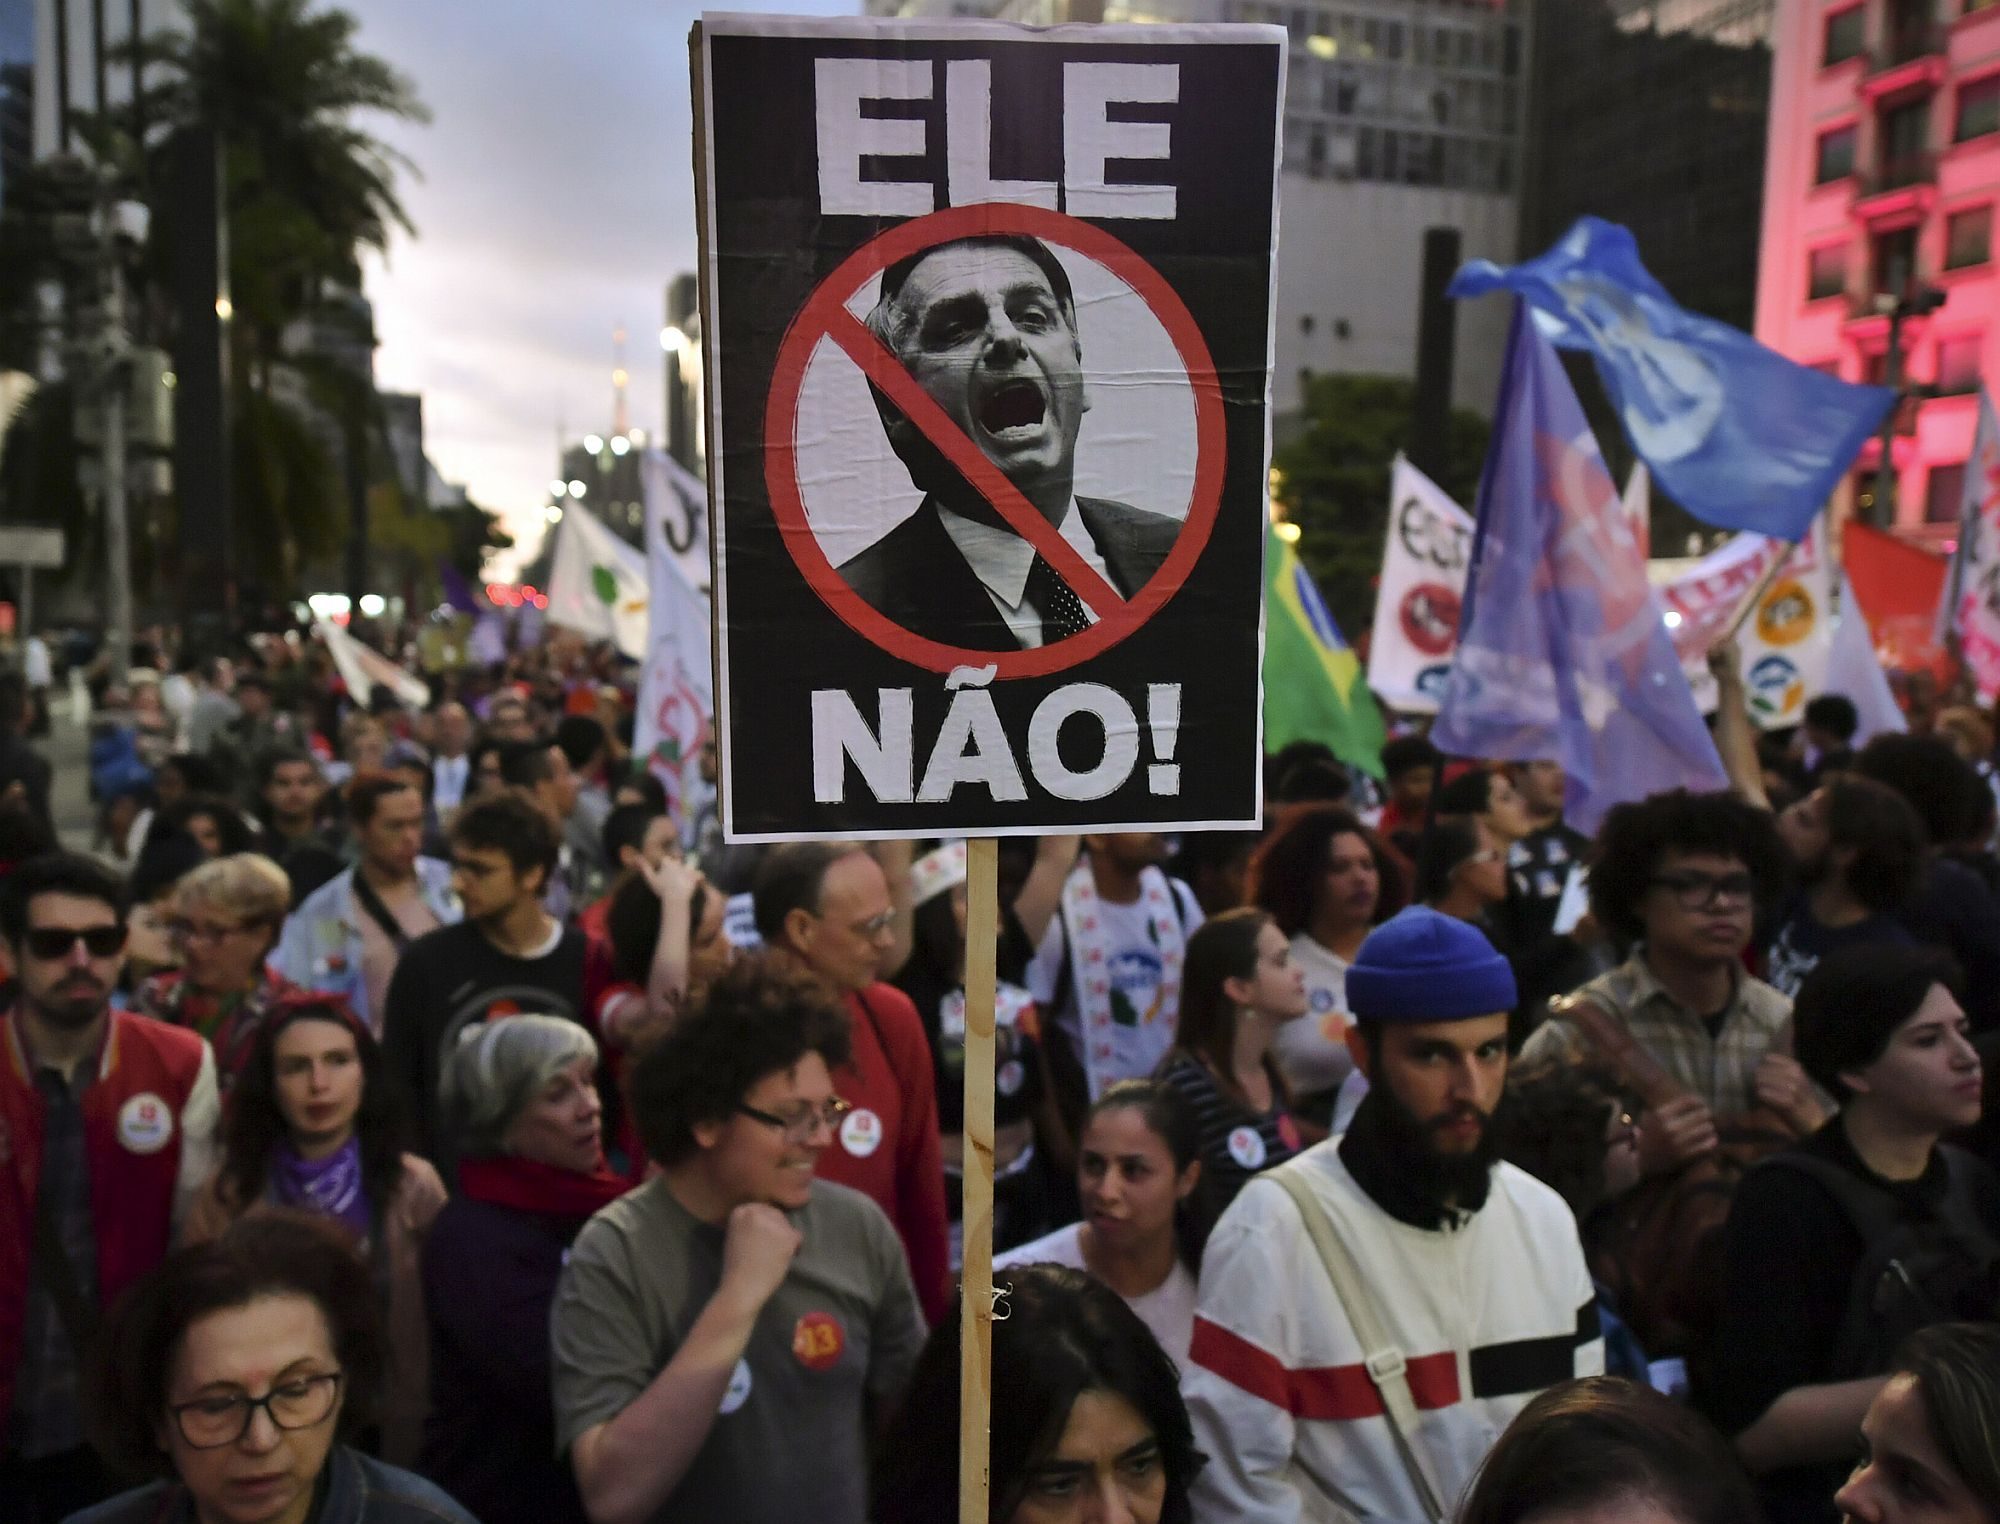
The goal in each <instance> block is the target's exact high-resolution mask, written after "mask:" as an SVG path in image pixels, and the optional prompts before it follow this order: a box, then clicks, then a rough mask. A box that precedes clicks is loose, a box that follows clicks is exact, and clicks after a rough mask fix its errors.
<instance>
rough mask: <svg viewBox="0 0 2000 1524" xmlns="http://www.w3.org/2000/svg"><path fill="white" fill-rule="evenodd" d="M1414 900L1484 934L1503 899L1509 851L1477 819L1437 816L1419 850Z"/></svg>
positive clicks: (1490, 830)
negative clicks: (1468, 923) (1464, 922)
mask: <svg viewBox="0 0 2000 1524" xmlns="http://www.w3.org/2000/svg"><path fill="white" fill-rule="evenodd" d="M1417 898H1418V900H1420V901H1421V902H1422V903H1424V904H1426V905H1428V906H1430V907H1431V909H1433V910H1435V911H1437V912H1438V913H1439V914H1441V915H1448V916H1451V917H1453V918H1454V919H1456V920H1460V921H1470V922H1472V924H1473V925H1475V926H1478V927H1480V928H1481V929H1482V930H1484V929H1486V926H1487V925H1488V918H1489V914H1490V912H1491V911H1492V910H1493V908H1494V907H1495V906H1496V905H1499V904H1500V903H1502V902H1503V901H1504V900H1505V899H1506V898H1507V848H1506V846H1505V845H1504V844H1503V843H1502V842H1501V840H1500V838H1499V836H1498V835H1496V834H1495V833H1494V830H1493V828H1492V827H1491V826H1490V825H1488V824H1487V823H1486V820H1485V818H1484V817H1483V816H1479V815H1440V816H1438V817H1437V818H1436V819H1435V820H1433V821H1432V822H1431V823H1430V828H1429V829H1428V830H1426V831H1425V833H1424V839H1423V845H1422V846H1421V847H1419V848H1418V850H1417Z"/></svg>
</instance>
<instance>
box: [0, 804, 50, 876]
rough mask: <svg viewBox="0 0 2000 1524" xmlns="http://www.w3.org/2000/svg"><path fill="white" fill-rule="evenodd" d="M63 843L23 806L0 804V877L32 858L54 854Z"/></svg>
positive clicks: (45, 824) (43, 821)
mask: <svg viewBox="0 0 2000 1524" xmlns="http://www.w3.org/2000/svg"><path fill="white" fill-rule="evenodd" d="M61 845H62V843H61V842H60V841H58V840H57V839H56V833H55V832H54V831H52V830H51V829H49V825H48V822H47V821H45V820H43V819H42V817H41V816H39V815H37V814H36V813H35V812H34V811H33V810H31V809H29V808H28V807H27V805H26V804H21V803H15V802H13V801H9V802H8V803H6V804H0V877H5V876H6V875H7V874H9V873H12V872H13V871H14V869H15V868H17V867H18V866H20V865H21V864H22V863H24V862H27V861H29V860H30V859H31V858H36V857H40V856H42V855H43V854H44V853H47V852H54V851H56V850H57V849H58V848H59V847H60V846H61Z"/></svg>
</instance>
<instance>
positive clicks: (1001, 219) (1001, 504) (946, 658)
mask: <svg viewBox="0 0 2000 1524" xmlns="http://www.w3.org/2000/svg"><path fill="white" fill-rule="evenodd" d="M995 234H1021V235H1025V236H1027V237H1030V238H1039V239H1041V240H1042V241H1043V242H1044V243H1051V244H1059V245H1061V246H1062V247H1063V248H1066V249H1070V250H1072V251H1074V252H1075V253H1078V254H1081V255H1083V256H1084V257H1085V258H1087V259H1091V260H1094V261H1095V262H1096V263H1098V264H1099V265H1102V266H1103V267H1104V268H1106V269H1108V270H1109V271H1111V273H1112V274H1114V275H1116V276H1117V277H1118V278H1119V279H1120V280H1122V281H1124V282H1125V284H1126V285H1127V286H1128V287H1130V288H1131V289H1132V291H1133V292H1135V293H1136V294H1137V295H1138V297H1139V298H1140V300H1142V301H1143V302H1145V304H1146V306H1147V308H1148V309H1149V310H1150V311H1151V312H1152V314H1153V316H1154V318H1155V319H1157V320H1158V322H1159V323H1160V326H1161V327H1162V328H1164V329H1165V330H1166V332H1167V335H1168V337H1169V338H1170V339H1171V340H1172V341H1173V344H1174V347H1175V349H1176V350H1177V351H1178V352H1179V354H1180V358H1181V363H1182V366H1183V368H1184V369H1185V370H1186V372H1187V379H1188V386H1189V388H1190V390H1191V391H1192V393H1193V395H1194V411H1195V474H1194V489H1193V492H1192V494H1191V495H1190V497H1189V500H1188V511H1187V517H1186V519H1185V520H1183V522H1182V527H1181V534H1180V538H1179V539H1177V540H1176V541H1175V542H1174V547H1173V549H1172V550H1171V551H1169V552H1168V553H1167V558H1166V560H1165V561H1164V562H1162V563H1161V565H1160V567H1159V569H1158V570H1157V571H1155V572H1154V573H1153V576H1152V578H1151V579H1150V580H1149V581H1148V582H1147V583H1146V585H1145V586H1144V587H1142V588H1140V589H1139V590H1138V592H1137V593H1135V594H1134V595H1133V596H1132V597H1131V598H1130V599H1120V598H1119V597H1118V596H1117V594H1116V592H1115V590H1113V589H1112V588H1111V587H1110V586H1109V585H1108V584H1107V583H1105V582H1104V580H1103V579H1102V578H1101V577H1099V576H1098V575H1097V574H1096V573H1095V572H1093V571H1091V569H1090V567H1089V566H1088V564H1087V563H1085V562H1084V561H1083V559H1082V558H1081V557H1080V556H1079V555H1078V554H1077V552H1076V551H1075V549H1074V548H1072V547H1071V546H1070V545H1069V544H1068V542H1067V541H1065V540H1064V539H1063V538H1062V536H1061V535H1060V534H1059V533H1058V532H1057V530H1056V526H1055V525H1053V524H1051V523H1049V522H1048V521H1047V520H1046V519H1044V518H1043V517H1042V516H1041V515H1040V514H1039V513H1038V512H1036V510H1035V509H1034V507H1033V505H1031V504H1030V503H1029V502H1028V501H1027V499H1026V498H1024V497H1023V496H1022V495H1021V493H1020V491H1019V489H1018V488H1016V487H1015V486H1014V485H1013V483H1011V482H1010V481H1008V480H1007V478H1006V477H1005V476H1004V475H1002V474H1001V471H1000V468H999V467H998V466H996V465H994V464H993V463H992V462H991V461H990V460H988V459H987V458H986V456H985V454H984V453H983V452H982V451H981V450H980V448H979V446H978V445H976V444H974V443H973V442H972V441H971V440H970V439H968V438H967V437H966V436H965V435H964V434H963V433H961V432H960V431H959V430H958V428H957V427H956V426H955V425H954V424H953V423H952V422H951V420H950V417H949V416H948V415H947V414H946V413H945V412H944V410H943V409H942V408H941V407H939V406H938V404H937V403H936V402H935V401H934V400H933V399H932V398H931V396H930V394H929V393H928V392H926V391H925V390H924V389H923V388H922V386H920V385H919V384H918V383H917V380H916V378H915V377H914V376H912V375H911V374H910V373H909V371H908V370H906V369H905V368H904V367H903V365H902V362H901V361H900V360H898V359H897V357H896V356H895V354H894V353H893V352H892V351H891V350H890V349H889V347H888V346H887V345H886V344H884V343H883V342H882V341H881V340H880V339H878V338H877V337H876V336H875V335H874V334H873V333H871V332H869V330H868V328H867V327H866V326H865V325H864V324H863V323H862V322H861V320H860V319H858V318H857V317H855V316H854V314H853V313H852V312H850V311H848V310H847V303H848V302H849V301H850V300H852V299H853V296H854V294H855V292H857V291H859V290H860V289H861V288H862V286H863V285H865V284H866V283H867V282H868V281H869V280H871V279H873V278H874V277H875V276H877V275H879V274H881V272H882V271H884V270H886V269H887V268H888V267H889V266H890V265H892V264H894V263H896V261H898V260H900V259H904V258H906V257H908V256H909V255H912V254H916V253H919V252H921V251H922V250H924V249H928V248H932V247H935V246H937V245H941V244H947V243H955V242H958V241H959V240H961V239H966V238H980V237H987V236H991V235H995ZM823 342H831V343H832V344H833V345H835V346H836V347H837V348H839V349H840V350H842V351H844V352H845V353H846V355H847V356H848V358H849V359H851V360H852V361H853V362H854V363H855V364H856V365H858V366H859V367H860V368H861V370H862V373H863V374H864V375H866V376H867V377H868V379H869V380H870V381H872V382H873V383H874V384H875V385H876V386H878V387H879V388H881V390H882V392H883V393H884V394H885V395H887V396H888V397H889V398H890V400H891V401H893V402H894V403H895V404H896V405H897V406H898V407H899V408H901V409H902V410H903V412H904V413H905V415H907V416H908V417H909V419H910V420H911V421H912V422H913V423H915V424H916V425H917V427H918V428H919V429H920V430H921V431H922V432H923V434H924V436H925V437H926V438H927V439H928V440H929V441H930V443H931V444H932V445H934V446H935V447H936V448H937V449H938V451H939V452H940V453H941V454H942V455H943V456H944V457H945V459H946V460H948V461H950V462H951V464H952V465H953V466H954V467H956V468H957V470H958V471H959V473H960V474H961V475H962V476H963V477H964V478H965V479H966V481H967V482H968V483H969V484H970V485H971V486H972V487H973V488H974V489H975V490H976V491H978V492H979V494H980V495H981V496H982V497H984V498H985V499H986V500H987V501H988V502H989V503H990V504H991V505H992V506H993V508H994V509H995V511H996V512H998V513H999V514H1000V516H1001V517H1002V518H1003V519H1004V520H1005V521H1006V522H1007V523H1008V524H1009V525H1010V526H1011V527H1012V528H1013V529H1014V531H1015V532H1016V533H1017V534H1019V535H1020V536H1021V537H1022V538H1023V539H1024V540H1026V541H1027V542H1028V543H1029V544H1030V545H1032V546H1033V547H1034V548H1035V549H1036V550H1037V551H1039V552H1041V554H1042V555H1043V557H1044V558H1045V559H1046V560H1047V561H1048V562H1049V564H1050V565H1051V566H1052V567H1053V568H1055V570H1056V571H1057V573H1058V574H1059V575H1061V576H1062V578H1063V580H1064V581H1066V582H1068V583H1070V584H1072V590H1074V591H1081V592H1084V593H1086V594H1087V596H1086V597H1085V598H1084V601H1085V602H1086V603H1089V604H1091V605H1093V607H1096V608H1097V611H1098V612H1099V613H1100V614H1101V616H1102V617H1101V618H1099V620H1098V621H1097V623H1096V624H1094V625H1092V626H1091V627H1090V628H1089V629H1087V630H1083V631H1081V632H1080V633H1078V634H1075V635H1072V636H1070V637H1068V638H1067V639H1065V640H1058V641H1055V642H1053V643H1052V644H1049V645H1044V646H1039V647H1037V648H1035V649H1034V650H1026V651H984V650H980V651H974V650H966V649H962V648H960V647H958V646H948V645H945V644H944V643H943V642H941V641H936V640H931V639H928V638H927V637H925V636H922V635H918V634H916V633H915V632H914V631H911V630H907V629H905V628H903V627H902V626H901V625H899V624H897V623H896V622H895V621H894V620H892V619H890V618H888V616H886V615H884V614H883V613H881V612H880V611H878V610H877V609H876V608H874V607H873V606H872V605H871V604H870V603H869V602H868V601H867V600H866V599H865V598H863V597H862V596H861V595H860V594H859V593H857V592H856V591H855V590H854V589H853V588H852V587H850V586H849V585H848V583H847V579H846V578H845V577H843V576H841V575H840V572H839V571H838V570H837V569H836V568H835V567H834V565H833V563H832V562H831V561H829V560H828V559H827V556H826V550H825V548H824V547H823V546H822V545H821V544H820V542H819V537H818V536H817V535H816V534H814V533H813V528H812V523H811V520H810V518H809V517H808V515H807V513H806V504H805V495H804V493H803V491H802V490H801V488H800V485H799V462H798V415H799V399H800V396H801V394H802V393H803V391H804V389H805V379H806V370H807V368H808V367H809V366H810V365H811V363H812V359H813V356H814V354H815V353H817V352H818V349H819V346H820V345H821V343H823ZM1226 452H1227V427H1226V424H1225V421H1224V418H1223V410H1222V385H1221V381H1220V379H1219V378H1218V377H1217V375H1216V370H1215V361H1214V359H1213V358H1212V357H1211V356H1210V354H1209V352H1208V345H1207V343H1206V342H1205V341H1204V340H1203V339H1202V336H1201V328H1200V325H1198V324H1197V323H1196V322H1195V320H1194V314H1193V313H1191V312H1189V311H1188V309H1187V306H1186V304H1185V303H1184V302H1182V301H1181V298H1180V294H1179V293H1178V292H1176V291H1175V290H1174V288H1173V287H1172V286H1170V285H1168V284H1167V282H1166V280H1165V279H1164V278H1163V277H1162V276H1161V275H1160V273H1159V272H1158V271H1157V270H1155V269H1154V268H1153V267H1152V266H1151V265H1149V264H1147V263H1146V261H1145V260H1143V259H1141V258H1140V257H1139V256H1138V255H1137V254H1136V253H1134V252H1133V251H1132V250H1131V249H1130V248H1129V247H1127V246H1126V245H1125V244H1123V243H1121V242H1120V241H1119V240H1118V239H1116V238H1114V237H1112V236H1111V235H1110V234H1109V233H1107V232H1105V231H1104V230H1103V229H1102V228H1098V227H1094V226H1092V225H1091V224H1090V223H1088V222H1084V221H1081V220H1079V219H1078V218H1075V217H1071V216H1067V215H1065V214H1064V213H1061V212H1052V211H1049V210H1047V209H1046V208H1043V207H1036V206H1020V205H1016V204H1014V203H1011V202H998V201H995V202H986V203H982V204H981V205H978V206H955V207H950V208H948V209H946V210H944V211H941V212H932V213H930V214H929V215H928V216H924V217H915V218H912V219H911V220H910V221H908V222H905V223H902V224H900V225H899V226H896V227H893V228H891V229H889V230H888V231H887V232H885V233H881V234H878V235H877V236H876V237H874V238H871V239H870V240H869V241H868V242H867V243H864V244H863V245H861V247H860V248H858V249H856V250H855V251H854V252H853V253H852V254H850V255H848V256H847V258H846V259H845V260H843V261H841V263H840V265H839V266H838V267H836V268H835V270H834V271H833V273H832V274H831V275H829V276H827V278H826V279H825V280H823V281H821V282H820V284H819V286H818V288H817V289H816V290H814V292H813V294H812V295H811V296H810V297H809V298H807V300H806V304H805V305H804V306H803V307H801V308H800V309H799V311H798V314H797V316H795V317H794V318H793V319H792V322H791V326H790V327H789V328H788V329H786V331H785V338H784V342H783V343H782V344H780V345H779V347H778V357H777V361H776V363H775V364H774V366H773V367H772V371H771V390H770V394H769V396H768V397H767V398H766V399H765V407H764V457H765V460H766V461H767V462H768V465H767V467H766V472H765V481H766V485H767V486H768V488H769V490H770V494H771V511H772V512H773V513H774V514H775V515H776V517H777V520H778V527H779V529H780V531H781V532H782V533H783V535H784V539H785V545H786V547H787V549H789V550H790V552H791V555H792V559H793V560H794V561H795V562H796V563H797V564H798V568H799V570H800V572H801V573H803V574H804V576H805V579H806V581H807V582H808V583H810V584H811V585H812V587H813V590H814V591H815V592H817V593H818V594H819V595H820V598H821V599H822V600H823V601H824V602H825V603H826V605H827V607H829V608H830V609H832V610H833V611H834V612H835V613H836V614H838V615H839V616H840V617H841V619H843V620H844V621H846V623H847V624H848V625H849V626H850V627H851V628H853V629H854V630H856V631H857V632H859V633H860V634H861V635H863V636H865V637H866V638H867V639H868V640H870V641H872V642H873V643H874V644H876V645H877V646H880V647H881V648H882V649H883V650H885V651H888V652H889V653H890V654H891V655H894V656H899V657H901V658H902V659H903V660H904V661H907V662H909V663H911V664H912V665H913V666H918V667H925V668H928V669H929V670H931V671H933V672H949V671H951V670H952V669H953V668H954V667H960V666H975V667H987V666H990V667H994V668H996V669H997V674H998V676H1000V677H1003V678H1013V677H1041V676H1044V675H1046V674H1048V673H1051V672H1060V671H1062V670H1064V669H1065V668H1067V667H1073V666H1075V665H1076V664H1077V663H1079V662H1082V661H1087V660H1089V659H1090V658H1091V657H1094V656H1098V655H1101V654H1102V653H1103V652H1105V651H1106V650H1108V649H1110V648H1111V647H1112V646H1114V645H1116V644H1117V643H1118V642H1119V641H1121V640H1123V639H1124V638H1125V637H1126V636H1128V635H1130V634H1131V633H1132V632H1133V631H1134V630H1136V629H1138V628H1139V626H1141V625H1142V624H1144V623H1145V622H1146V621H1147V620H1148V619H1150V618H1151V617H1152V616H1153V615H1154V614H1155V613H1156V612H1158V610H1159V609H1160V607H1161V606H1162V605H1163V604H1164V603H1166V601H1167V600H1168V599H1169V598H1171V597H1172V596H1173V595H1174V593H1176V592H1177V591H1179V589H1180V587H1181V584H1182V583H1184V582H1185V581H1186V580H1187V577H1188V573H1189V572H1190V571H1192V570H1193V569H1194V564H1195V562H1196V561H1197V560H1199V559H1200V557H1201V553H1202V551H1203V549H1204V548H1205V547H1206V546H1207V544H1208V537H1209V533H1210V531H1211V530H1212V529H1213V528H1214V527H1215V515H1216V510H1217V508H1218V507H1219V506H1220V505H1221V502H1222V478H1223V464H1224V456H1225V454H1226Z"/></svg>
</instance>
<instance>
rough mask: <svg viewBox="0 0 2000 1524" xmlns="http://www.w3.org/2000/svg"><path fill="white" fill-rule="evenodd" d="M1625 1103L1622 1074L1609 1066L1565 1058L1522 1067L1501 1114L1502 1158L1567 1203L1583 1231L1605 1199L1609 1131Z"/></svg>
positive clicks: (1511, 1077) (1512, 1075) (1512, 1077)
mask: <svg viewBox="0 0 2000 1524" xmlns="http://www.w3.org/2000/svg"><path fill="white" fill-rule="evenodd" d="M1623 1104H1624V1097H1623V1096H1622V1095H1620V1093H1619V1088H1618V1077H1617V1075H1616V1074H1615V1073H1614V1072H1612V1071H1611V1070H1610V1069H1608V1068H1605V1067H1603V1066H1602V1065H1599V1064H1595V1063H1588V1062H1585V1063H1579V1062H1577V1061H1575V1060H1573V1059H1569V1058H1561V1057H1558V1058H1553V1059H1548V1060H1544V1061H1542V1062H1538V1063H1531V1064H1518V1065H1516V1066H1515V1067H1514V1068H1513V1069H1512V1070H1511V1071H1509V1073H1508V1075H1507V1101H1506V1104H1505V1105H1503V1106H1502V1107H1500V1109H1499V1110H1498V1111H1497V1112H1496V1113H1495V1114H1494V1122H1495V1127H1496V1130H1497V1132H1498V1134H1499V1144H1500V1157H1501V1158H1503V1159H1505V1160H1506V1161H1507V1162H1508V1163H1509V1164H1512V1165H1514V1166H1516V1167H1517V1168H1519V1169H1524V1170H1526V1171H1527V1172H1528V1173H1529V1174H1531V1175H1533V1176H1534V1177H1535V1178H1536V1179H1537V1180H1539V1181H1541V1182H1542V1184H1544V1185H1546V1186H1547V1187H1549V1189H1550V1190H1552V1191H1554V1192H1555V1193H1556V1194H1557V1195H1559V1196H1561V1197H1562V1199H1563V1200H1564V1201H1565V1202H1567V1203H1568V1204H1569V1209H1570V1212H1571V1214H1572V1215H1573V1216H1574V1217H1575V1218H1576V1220H1577V1222H1578V1223H1579V1224H1581V1223H1582V1222H1583V1221H1584V1220H1585V1219H1586V1218H1588V1217H1589V1216H1590V1214H1591V1213H1592V1212H1593V1211H1594V1210H1596V1208H1597V1207H1598V1206H1600V1205H1601V1204H1602V1203H1603V1201H1604V1199H1605V1195H1604V1193H1605V1182H1604V1159H1605V1155H1606V1153H1607V1152H1608V1151H1609V1148H1610V1145H1609V1143H1608V1142H1607V1141H1606V1139H1605V1129H1606V1126H1607V1125H1608V1124H1609V1122H1610V1121H1611V1113H1612V1111H1613V1109H1614V1108H1617V1107H1621V1106H1622V1105H1623Z"/></svg>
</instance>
